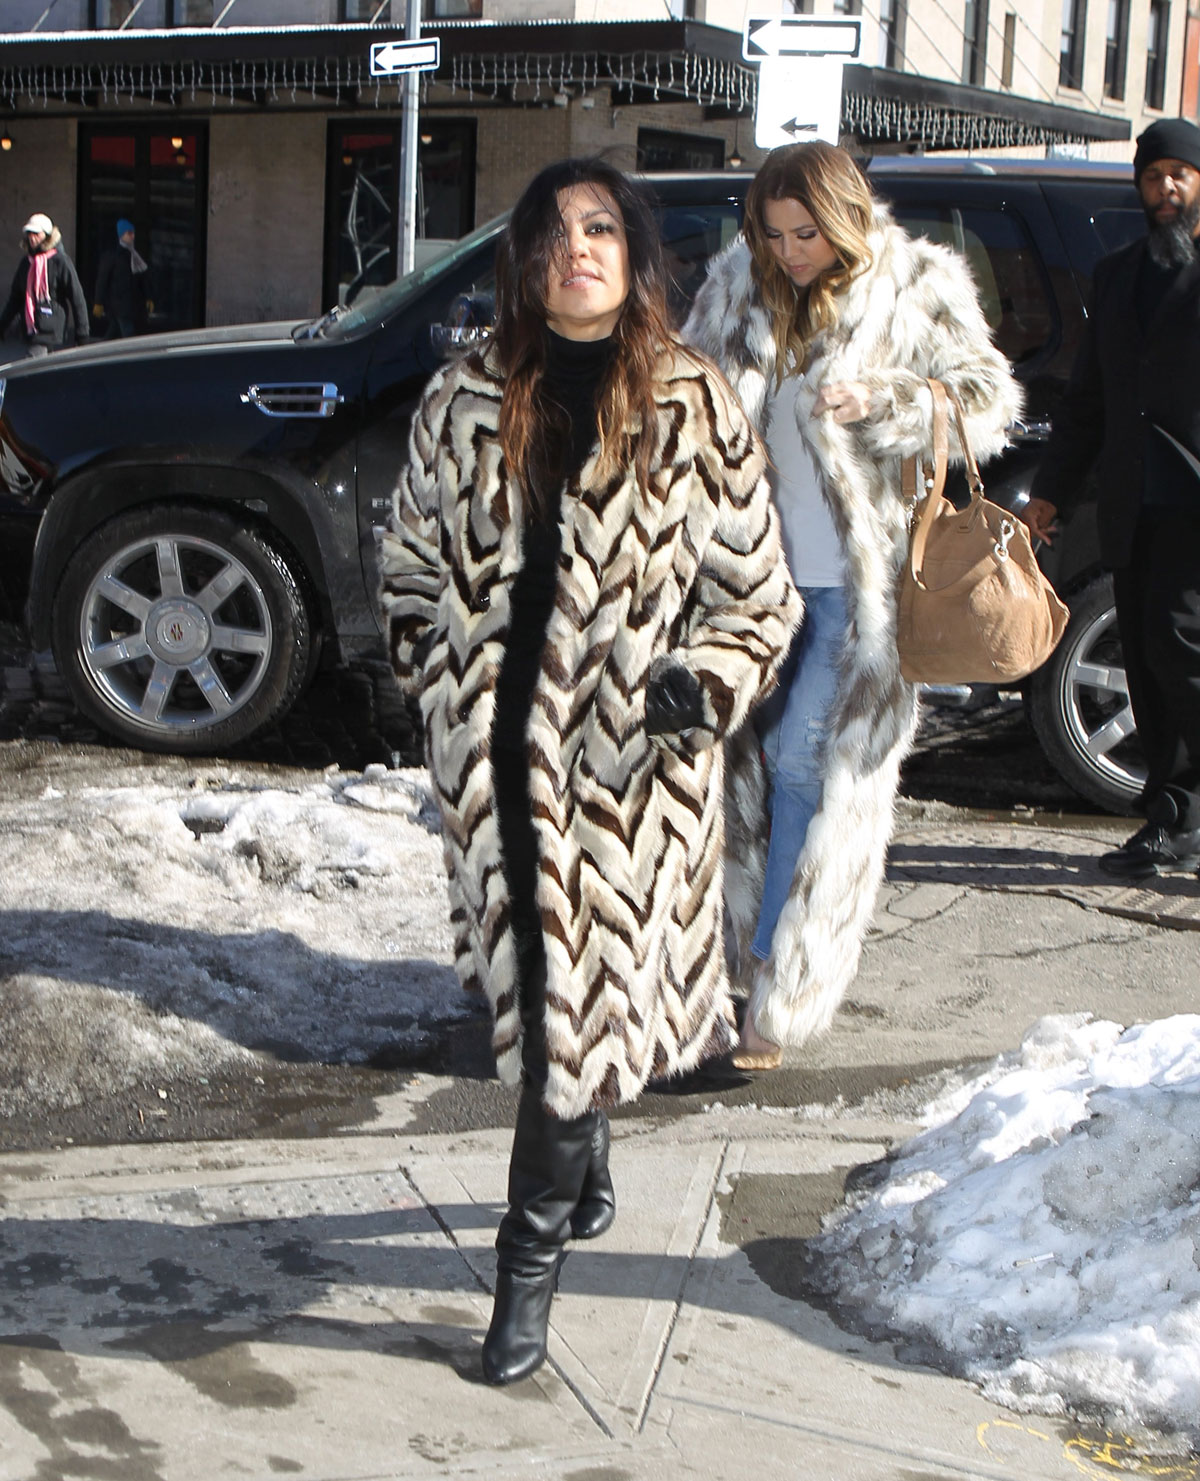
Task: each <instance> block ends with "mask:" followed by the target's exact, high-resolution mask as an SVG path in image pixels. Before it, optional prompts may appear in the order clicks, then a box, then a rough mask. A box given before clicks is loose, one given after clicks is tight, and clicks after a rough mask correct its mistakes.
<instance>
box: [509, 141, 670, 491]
mask: <svg viewBox="0 0 1200 1481" xmlns="http://www.w3.org/2000/svg"><path fill="white" fill-rule="evenodd" d="M574 186H584V187H588V186H591V187H592V188H594V189H596V190H604V191H607V193H608V194H609V195H610V196H611V197H612V200H613V202H614V204H615V205H616V207H617V210H618V212H619V213H620V216H621V221H622V223H623V225H624V228H625V241H626V245H627V248H628V252H629V295H628V297H627V298H626V300H625V303H624V306H623V307H622V309H621V316H620V318H619V319H618V321H617V325H616V328H615V329H614V330H613V338H614V339H615V340H616V349H615V352H614V354H613V356H612V359H611V361H610V365H609V370H608V373H607V376H606V379H605V383H604V385H603V386H602V387H601V391H600V395H599V397H598V405H597V417H596V423H597V432H598V434H599V437H600V472H601V476H602V477H605V478H609V477H612V476H613V475H614V474H615V473H617V472H618V471H619V469H620V467H621V466H622V464H623V463H625V462H626V461H632V463H633V466H634V470H635V473H636V475H637V479H638V482H639V484H641V486H642V487H643V488H645V487H646V486H647V484H648V481H649V476H650V464H651V461H652V459H653V456H654V449H655V440H656V424H657V417H656V414H655V408H654V387H655V379H656V375H655V372H656V367H657V364H658V360H659V357H660V355H661V353H662V351H663V349H664V348H665V346H666V345H668V344H669V343H671V342H672V340H673V339H674V335H673V332H672V330H671V327H670V318H669V315H668V310H667V292H666V273H665V270H664V266H663V253H662V241H661V238H660V235H659V230H658V223H657V221H656V220H655V217H654V212H653V209H652V208H651V205H650V201H649V199H648V197H647V196H646V195H645V193H644V192H643V190H642V188H641V187H640V186H639V185H637V184H635V183H634V182H633V181H632V180H630V179H629V177H628V176H627V175H624V174H623V173H622V172H621V171H620V170H618V169H616V168H615V166H613V165H610V164H609V163H607V161H605V160H603V159H596V158H591V159H565V160H561V161H559V162H558V163H557V164H552V165H548V166H547V167H546V168H545V169H544V170H542V171H541V172H540V173H539V174H537V175H536V176H535V177H534V178H533V179H532V180H531V181H530V182H529V184H528V185H527V186H526V187H525V190H524V191H523V192H522V194H521V198H520V200H519V201H518V202H517V204H516V205H515V206H514V207H513V213H512V216H511V217H510V218H509V222H508V227H507V228H506V230H505V232H504V235H503V237H502V238H501V241H500V245H499V247H498V248H497V253H496V329H495V336H494V342H495V345H496V350H497V353H498V355H499V358H500V366H501V369H502V371H503V373H504V376H505V385H504V395H503V398H502V399H501V403H500V448H501V451H502V452H503V454H504V461H505V463H506V464H507V465H508V469H509V472H510V473H511V474H512V475H513V476H514V477H516V478H517V479H519V480H520V482H521V484H522V486H523V487H524V488H525V490H526V493H527V495H528V496H529V497H530V498H531V499H532V500H533V501H534V502H535V504H538V503H540V490H541V486H542V476H541V475H543V474H544V472H545V470H546V465H547V461H548V456H549V455H548V451H547V450H548V446H549V442H550V438H549V435H548V434H549V433H550V431H551V428H552V425H553V418H554V412H553V408H552V406H551V405H550V404H549V403H548V399H547V397H546V396H545V394H544V389H545V388H544V385H543V381H544V375H545V367H546V352H547V345H548V340H547V334H548V330H547V328H546V314H547V310H546V290H547V288H548V286H549V281H550V268H551V264H552V262H553V260H554V257H555V255H556V252H557V251H558V250H559V245H560V243H561V241H562V238H563V232H564V227H563V219H562V213H561V211H560V210H559V204H558V202H559V192H560V191H562V190H569V189H571V188H572V187H574Z"/></svg>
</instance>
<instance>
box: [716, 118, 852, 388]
mask: <svg viewBox="0 0 1200 1481" xmlns="http://www.w3.org/2000/svg"><path fill="white" fill-rule="evenodd" d="M783 200H794V201H799V203H800V204H801V205H802V206H803V207H804V209H805V210H806V211H807V212H808V214H809V215H810V216H811V217H812V219H813V221H814V222H815V223H816V227H817V230H818V231H819V232H820V233H821V235H822V236H823V237H824V238H825V240H826V241H827V242H828V243H829V245H830V247H832V248H833V251H834V252H835V253H836V255H837V261H836V262H835V263H834V265H833V266H832V267H831V268H829V269H828V270H827V271H825V272H823V273H821V274H820V276H819V277H817V278H816V279H815V280H814V281H813V282H812V283H811V284H810V285H809V286H808V287H807V288H804V289H797V287H796V285H795V284H794V283H793V282H792V280H791V278H790V277H789V276H788V274H787V272H786V271H785V270H784V267H783V265H782V263H781V262H780V261H779V259H778V258H777V257H776V256H775V253H774V252H773V251H772V250H771V244H770V241H769V240H768V238H767V235H766V230H765V222H764V219H763V208H764V206H765V205H766V203H767V201H783ZM873 217H874V199H873V197H872V195H871V187H870V186H869V185H868V184H867V179H866V176H865V175H864V174H863V172H862V171H861V170H860V169H859V167H858V165H857V164H856V163H855V161H854V160H853V158H852V157H851V156H850V155H849V154H847V153H846V151H845V150H844V149H840V148H838V147H837V146H836V145H833V144H824V143H822V142H820V141H819V140H814V141H813V142H812V143H810V144H787V145H784V147H783V148H781V149H773V150H772V151H771V153H770V154H768V155H767V157H766V159H765V160H764V162H763V164H762V166H761V168H760V169H759V171H758V174H757V175H755V177H754V179H753V180H752V181H751V182H750V189H749V191H748V192H747V194H746V216H745V223H744V226H743V230H744V232H745V235H746V242H747V244H748V245H749V247H750V254H751V271H752V273H753V275H754V280H755V282H756V283H757V284H758V287H759V291H760V292H761V293H762V297H763V302H764V304H765V305H766V307H767V309H768V311H769V313H770V315H771V333H772V336H773V337H774V340H775V350H776V368H777V375H778V377H779V379H781V380H782V378H783V377H784V375H786V374H787V371H788V369H789V367H791V366H795V367H797V368H799V369H803V367H804V366H805V364H806V363H807V360H808V354H809V350H810V348H811V346H812V342H813V339H814V338H815V337H816V336H817V335H818V334H819V333H821V331H822V330H825V329H828V328H830V327H831V325H833V324H834V323H836V321H837V315H838V306H837V297H838V294H839V293H840V292H841V291H842V289H843V288H845V286H846V284H847V283H849V282H850V280H851V279H852V278H854V277H855V276H856V275H857V274H858V273H860V272H862V271H863V269H864V268H866V267H869V266H870V262H871V253H870V248H869V247H868V245H867V236H868V233H869V232H870V230H871V222H872V219H873Z"/></svg>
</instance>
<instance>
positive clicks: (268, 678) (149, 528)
mask: <svg viewBox="0 0 1200 1481" xmlns="http://www.w3.org/2000/svg"><path fill="white" fill-rule="evenodd" d="M53 641H54V657H55V663H56V664H57V667H58V671H59V673H60V674H61V675H62V676H63V679H64V680H65V682H66V684H67V687H68V688H69V689H70V691H71V694H72V697H73V698H74V700H75V702H76V703H77V704H78V706H79V708H80V709H81V710H82V711H83V712H84V713H85V714H86V715H88V716H89V717H90V718H91V719H92V720H94V721H95V723H96V724H97V725H99V726H100V727H101V728H102V729H103V730H106V731H107V732H108V733H109V734H110V735H113V736H115V737H116V738H117V739H118V740H121V741H123V742H125V743H126V744H128V745H131V746H137V747H140V748H142V749H145V750H152V751H174V752H179V753H187V754H206V753H211V752H214V751H220V750H224V749H227V748H229V747H232V746H236V745H238V744H239V743H240V742H242V741H244V740H246V739H247V738H248V737H250V736H252V735H253V734H255V732H257V731H260V730H262V729H263V728H264V727H265V726H267V725H269V724H270V723H271V721H272V720H275V719H277V718H278V717H279V716H280V715H282V714H283V713H284V711H285V710H287V709H289V708H290V707H291V705H292V704H293V703H294V702H295V700H296V698H297V696H298V695H299V693H300V691H301V689H302V688H303V687H304V682H305V679H306V677H307V675H308V672H309V655H310V652H311V651H312V647H313V639H312V633H311V624H310V621H309V614H308V609H307V607H306V605H305V602H304V598H303V596H302V594H301V591H300V587H299V584H298V582H297V579H296V576H295V575H293V573H292V571H291V569H290V568H289V566H288V563H287V561H285V560H284V558H283V557H282V556H281V555H280V553H279V552H278V551H277V550H276V549H274V547H273V546H271V545H269V544H268V543H267V541H266V540H264V539H263V538H262V537H261V536H260V535H259V534H257V533H256V532H255V531H253V530H249V529H245V528H243V527H242V526H241V525H239V524H237V523H235V522H234V520H232V519H231V518H229V516H227V515H225V514H223V513H221V512H220V511H219V510H209V509H199V508H186V507H182V508H181V507H178V506H156V507H148V508H143V509H135V510H132V511H130V512H128V513H126V514H121V515H118V516H117V517H116V518H115V519H112V520H110V521H109V522H108V523H107V524H105V525H102V526H101V527H100V529H98V530H96V531H95V532H93V533H92V534H91V535H89V536H88V538H87V539H86V540H85V542H84V543H83V545H81V546H80V548H79V549H78V550H77V551H76V552H75V554H74V555H73V556H72V557H71V559H70V561H69V562H68V564H67V567H66V570H65V571H64V573H63V577H62V581H61V583H60V585H59V588H58V592H57V595H56V597H55V601H54V614H53Z"/></svg>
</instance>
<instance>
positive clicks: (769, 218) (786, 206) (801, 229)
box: [763, 196, 838, 288]
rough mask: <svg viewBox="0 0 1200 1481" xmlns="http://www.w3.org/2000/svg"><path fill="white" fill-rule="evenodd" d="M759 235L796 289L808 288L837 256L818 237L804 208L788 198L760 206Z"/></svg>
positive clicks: (835, 260)
mask: <svg viewBox="0 0 1200 1481" xmlns="http://www.w3.org/2000/svg"><path fill="white" fill-rule="evenodd" d="M763 234H764V235H765V236H766V239H767V242H768V245H769V246H770V248H771V251H772V252H773V253H774V254H775V256H776V258H778V260H779V263H780V265H781V266H782V268H783V270H784V272H786V273H787V275H788V277H790V278H791V280H792V282H793V283H795V285H796V287H797V288H808V287H809V286H810V285H811V284H812V283H813V282H814V280H815V279H816V278H818V277H819V276H820V275H821V273H824V272H828V271H829V269H830V268H831V267H833V266H835V264H836V263H837V260H838V256H837V253H836V252H835V251H834V250H833V248H832V247H831V246H830V245H829V243H828V242H827V241H826V240H825V238H824V237H823V236H822V235H821V233H820V231H819V230H818V228H817V223H816V222H815V221H814V220H813V218H812V216H811V215H810V214H809V212H808V210H807V209H806V207H804V206H802V205H801V204H800V202H799V201H797V200H793V199H792V198H791V197H790V196H788V197H786V198H785V199H783V200H781V201H765V202H764V203H763Z"/></svg>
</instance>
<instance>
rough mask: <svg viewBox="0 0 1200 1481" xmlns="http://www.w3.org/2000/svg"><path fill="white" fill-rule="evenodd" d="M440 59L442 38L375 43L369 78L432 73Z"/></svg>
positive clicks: (433, 37)
mask: <svg viewBox="0 0 1200 1481" xmlns="http://www.w3.org/2000/svg"><path fill="white" fill-rule="evenodd" d="M441 59H442V38H441V37H440V36H431V37H429V39H428V40H427V41H377V42H375V44H374V45H373V46H372V47H371V76H372V77H392V76H394V75H395V74H396V73H397V72H434V71H436V70H437V68H438V66H439V65H440V63H441Z"/></svg>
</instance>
